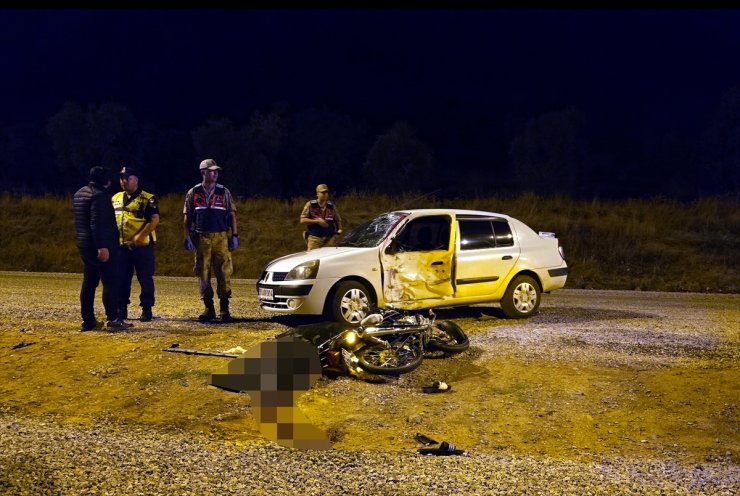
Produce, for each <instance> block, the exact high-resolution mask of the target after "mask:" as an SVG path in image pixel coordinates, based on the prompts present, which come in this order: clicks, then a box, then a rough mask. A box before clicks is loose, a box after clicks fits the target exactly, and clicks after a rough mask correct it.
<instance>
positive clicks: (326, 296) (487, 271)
mask: <svg viewBox="0 0 740 496" xmlns="http://www.w3.org/2000/svg"><path fill="white" fill-rule="evenodd" d="M567 276H568V265H567V264H566V263H565V257H564V255H563V250H562V248H561V246H560V244H559V242H558V239H557V238H556V237H555V234H554V233H551V232H540V233H536V232H535V231H533V230H532V229H531V228H529V227H528V226H527V225H526V224H524V223H523V222H521V221H519V220H517V219H515V218H513V217H510V216H508V215H503V214H498V213H493V212H480V211H475V210H457V209H419V210H402V211H395V212H388V213H385V214H382V215H380V216H378V217H376V218H374V219H372V220H370V221H368V222H365V223H364V224H362V225H360V226H358V227H356V228H355V229H353V230H352V231H351V232H349V233H348V234H347V235H346V236H345V237H344V238H343V239H342V240H341V241H340V242H339V243H337V246H333V247H325V248H319V249H315V250H311V251H304V252H300V253H294V254H291V255H287V256H284V257H281V258H278V259H276V260H273V261H272V262H270V263H268V264H267V266H266V267H265V270H264V272H263V273H262V275H261V276H260V279H259V281H258V282H257V293H258V296H259V301H260V306H261V307H262V308H263V309H265V310H269V311H272V312H276V313H283V314H303V315H322V314H323V315H326V316H327V317H329V318H330V319H332V320H337V321H338V322H341V323H343V324H349V325H356V324H358V323H359V322H360V320H362V318H363V317H365V316H366V315H367V314H368V312H369V310H370V309H372V308H373V307H384V308H389V307H392V308H397V309H404V310H414V309H423V308H436V307H455V306H462V305H472V304H477V303H490V302H499V303H500V305H501V308H502V309H503V311H504V313H505V315H506V316H508V317H511V318H524V317H529V316H530V315H532V314H534V313H535V312H536V311H537V309H538V307H539V305H540V295H541V293H543V292H545V293H547V292H550V291H553V290H555V289H560V288H562V287H563V286H564V285H565V280H566V278H567Z"/></svg>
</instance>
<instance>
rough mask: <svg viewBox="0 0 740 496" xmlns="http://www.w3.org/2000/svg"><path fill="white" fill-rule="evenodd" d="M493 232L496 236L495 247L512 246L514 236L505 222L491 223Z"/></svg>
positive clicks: (496, 221) (495, 221)
mask: <svg viewBox="0 0 740 496" xmlns="http://www.w3.org/2000/svg"><path fill="white" fill-rule="evenodd" d="M491 224H492V225H493V232H494V233H495V234H496V246H514V236H513V235H512V234H511V227H509V223H508V222H506V221H505V220H494V221H491Z"/></svg>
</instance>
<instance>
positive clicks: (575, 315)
mask: <svg viewBox="0 0 740 496" xmlns="http://www.w3.org/2000/svg"><path fill="white" fill-rule="evenodd" d="M434 313H435V314H436V316H437V320H456V319H473V320H477V321H483V320H501V321H502V323H503V322H508V323H511V324H515V323H524V322H528V321H529V322H537V323H560V324H572V323H579V322H591V321H601V320H623V319H656V318H660V316H659V315H656V314H652V313H646V312H635V311H631V310H611V309H603V308H587V307H574V306H570V307H564V306H557V307H547V308H540V310H539V311H538V313H537V314H535V315H533V316H531V317H529V318H528V319H509V318H508V317H506V315H504V312H503V310H502V309H501V308H498V307H485V306H472V307H457V308H445V309H435V310H434Z"/></svg>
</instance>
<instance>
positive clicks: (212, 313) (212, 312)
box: [198, 300, 216, 322]
mask: <svg viewBox="0 0 740 496" xmlns="http://www.w3.org/2000/svg"><path fill="white" fill-rule="evenodd" d="M203 303H204V304H205V306H206V309H205V310H203V313H202V314H200V315H198V320H199V321H201V322H210V321H212V320H215V319H216V309H215V308H213V300H203Z"/></svg>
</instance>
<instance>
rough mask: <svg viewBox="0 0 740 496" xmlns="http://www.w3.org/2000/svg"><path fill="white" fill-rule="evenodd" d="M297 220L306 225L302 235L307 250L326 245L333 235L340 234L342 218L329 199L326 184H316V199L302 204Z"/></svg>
mask: <svg viewBox="0 0 740 496" xmlns="http://www.w3.org/2000/svg"><path fill="white" fill-rule="evenodd" d="M299 222H300V223H301V224H305V225H306V231H305V232H304V235H303V237H304V239H305V240H306V249H307V250H313V249H316V248H321V247H323V246H328V245H329V242H330V241H331V240H332V238H333V237H334V236H335V235H337V234H342V218H341V217H340V216H339V211H337V207H336V206H335V205H334V203H332V202H331V201H329V187H328V186H327V185H326V184H319V185H318V186H316V199H315V200H309V201H307V202H306V204H305V205H304V206H303V211H301V216H300V218H299Z"/></svg>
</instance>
